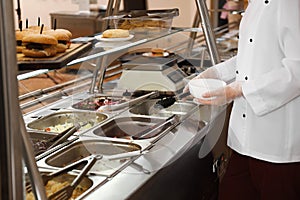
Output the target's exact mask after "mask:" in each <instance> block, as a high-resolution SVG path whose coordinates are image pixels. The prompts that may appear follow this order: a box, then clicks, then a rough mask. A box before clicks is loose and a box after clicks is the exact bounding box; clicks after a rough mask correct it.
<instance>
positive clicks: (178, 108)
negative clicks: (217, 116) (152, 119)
mask: <svg viewBox="0 0 300 200" xmlns="http://www.w3.org/2000/svg"><path fill="white" fill-rule="evenodd" d="M157 101H158V100H155V99H154V100H148V101H144V102H143V103H141V104H139V105H137V106H135V107H133V108H131V109H130V110H129V112H130V113H133V114H137V115H150V116H160V117H169V116H171V115H173V114H176V115H185V114H187V113H188V112H189V111H190V110H192V109H193V108H194V107H196V106H197V105H195V104H193V103H188V102H175V103H174V104H173V105H171V106H170V107H167V108H163V109H155V107H154V105H155V103H156V102H157Z"/></svg>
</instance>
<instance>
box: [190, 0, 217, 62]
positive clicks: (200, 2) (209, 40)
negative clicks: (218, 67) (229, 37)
mask: <svg viewBox="0 0 300 200" xmlns="http://www.w3.org/2000/svg"><path fill="white" fill-rule="evenodd" d="M196 4H197V8H198V12H199V16H200V18H201V25H202V29H203V32H204V36H205V40H206V44H207V49H208V53H209V55H210V57H211V61H212V64H213V65H215V64H217V63H219V62H220V56H219V52H218V49H217V45H216V39H215V35H214V33H213V31H212V28H211V25H210V21H209V14H208V9H207V6H206V2H205V1H204V0H196Z"/></svg>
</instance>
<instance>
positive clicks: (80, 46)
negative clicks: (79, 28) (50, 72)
mask: <svg viewBox="0 0 300 200" xmlns="http://www.w3.org/2000/svg"><path fill="white" fill-rule="evenodd" d="M91 47H92V43H91V42H87V43H72V44H71V46H70V48H69V49H67V51H66V52H64V53H58V54H57V55H56V56H54V57H50V58H30V57H26V56H24V55H23V54H22V53H18V54H17V59H18V67H19V70H37V69H59V68H61V67H64V66H65V65H66V64H68V63H69V62H71V61H72V60H74V59H76V58H77V57H79V56H80V55H82V54H83V53H85V52H86V51H87V50H89V49H90V48H91Z"/></svg>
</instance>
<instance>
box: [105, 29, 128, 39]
mask: <svg viewBox="0 0 300 200" xmlns="http://www.w3.org/2000/svg"><path fill="white" fill-rule="evenodd" d="M102 37H103V38H126V37H129V31H128V30H124V29H108V30H106V31H104V32H103V34H102Z"/></svg>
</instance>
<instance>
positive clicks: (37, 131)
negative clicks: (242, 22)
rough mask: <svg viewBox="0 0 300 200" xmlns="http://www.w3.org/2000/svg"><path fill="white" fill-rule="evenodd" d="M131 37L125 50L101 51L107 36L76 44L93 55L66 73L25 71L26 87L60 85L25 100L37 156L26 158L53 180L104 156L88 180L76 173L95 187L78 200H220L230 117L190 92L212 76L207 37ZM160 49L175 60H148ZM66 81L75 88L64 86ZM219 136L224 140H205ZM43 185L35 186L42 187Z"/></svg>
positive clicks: (110, 45) (109, 46) (179, 33)
mask: <svg viewBox="0 0 300 200" xmlns="http://www.w3.org/2000/svg"><path fill="white" fill-rule="evenodd" d="M146 32H147V31H146ZM191 32H197V33H198V37H197V38H191V37H190V36H189V34H190V33H191ZM132 33H133V34H134V35H133V37H131V38H130V39H128V40H124V41H103V40H102V39H101V38H99V35H101V33H98V34H95V35H93V36H87V37H80V38H75V39H74V40H72V42H74V44H75V43H78V42H82V41H88V42H89V44H90V45H91V48H90V49H89V50H85V51H84V52H82V54H77V56H76V58H74V59H73V60H72V61H70V62H68V63H67V64H65V66H63V67H61V66H60V67H61V69H52V68H49V69H47V67H45V65H43V67H42V70H41V71H40V70H34V71H32V69H30V72H28V71H20V74H19V75H18V79H19V85H21V86H24V87H25V86H26V80H30V79H34V78H35V77H37V76H42V77H43V76H47V78H48V79H51V80H52V81H53V82H54V83H55V84H54V86H51V87H48V88H43V89H39V90H34V91H29V92H24V94H22V95H21V96H19V101H20V108H21V111H22V117H23V123H24V128H25V129H26V137H27V138H30V141H31V145H32V147H35V148H39V149H38V150H36V151H33V150H32V149H31V148H32V147H31V148H29V149H31V150H30V151H27V153H31V154H32V155H30V156H29V157H33V158H34V161H35V164H36V166H33V168H34V167H36V168H37V169H38V171H39V172H43V173H52V172H57V171H59V170H62V169H64V167H68V166H70V165H72V164H74V163H77V162H79V161H86V160H85V159H89V158H90V157H92V156H97V157H96V158H95V159H96V161H95V162H94V163H93V164H91V166H90V167H89V170H88V172H86V171H84V169H85V168H84V166H82V165H80V166H79V165H78V166H77V167H76V168H72V169H71V170H70V171H68V175H70V176H77V175H78V174H81V173H83V172H86V175H85V177H86V181H85V182H86V184H87V185H88V186H87V188H86V190H85V191H84V192H83V193H81V194H80V195H78V196H77V197H76V199H99V198H100V197H101V199H109V200H111V199H162V198H164V199H169V198H172V199H187V198H189V197H195V195H196V196H198V197H199V198H207V199H209V198H212V197H213V196H214V195H215V190H216V188H217V185H218V175H219V174H218V171H212V170H211V169H212V166H214V164H215V161H216V160H218V159H219V158H220V156H219V154H218V153H213V148H214V145H215V144H216V143H217V141H218V139H219V136H220V135H221V133H222V134H223V133H224V132H226V126H223V124H224V123H225V122H226V120H227V119H228V112H227V111H228V110H227V108H226V107H225V106H224V107H210V106H203V105H198V104H197V103H195V102H193V98H192V97H191V96H190V95H189V94H188V93H184V92H183V89H184V87H185V85H186V83H187V82H188V81H189V80H190V79H191V78H193V77H194V75H195V74H197V73H199V72H201V71H203V70H204V69H206V68H208V67H210V66H211V63H212V62H211V61H210V56H209V51H208V49H207V46H205V41H204V34H203V32H202V30H201V29H199V28H172V26H170V27H168V30H166V31H165V30H164V31H161V32H158V33H156V34H141V33H140V32H139V33H135V32H132ZM216 34H217V32H216ZM79 40H80V41H79ZM191 40H193V41H192V42H193V45H192V46H191V43H192V42H191ZM153 48H159V49H163V50H164V52H167V54H164V53H163V54H162V55H161V56H149V55H150V53H152V52H151V50H152V49H153ZM151 55H152V54H151ZM223 56H224V59H226V58H227V57H226V56H228V54H227V55H223ZM229 56H230V55H229ZM60 67H59V68H60ZM22 70H24V69H23V68H22ZM63 75H64V76H68V77H69V76H70V77H72V79H71V80H68V81H65V82H62V83H60V80H62V78H61V77H64V76H63ZM212 133H214V134H217V135H218V134H219V135H218V136H216V137H213V138H212V139H210V138H209V137H207V135H211V134H212ZM207 138H208V139H207ZM57 141H58V142H57ZM29 160H30V159H29ZM28 162H32V160H31V161H28ZM27 164H28V163H27ZM31 167H32V166H28V165H26V166H25V167H24V171H25V172H27V171H32V170H30V169H31ZM215 167H216V169H218V166H215ZM29 175H30V173H29ZM35 175H36V176H38V174H35ZM68 175H67V176H68ZM36 176H35V177H34V176H33V177H31V179H30V181H29V182H31V185H35V184H41V182H39V181H41V180H37V181H36ZM37 179H38V178H37ZM63 179H64V178H63ZM66 179H68V178H66ZM177 180H178V181H177ZM182 183H184V184H182ZM26 185H27V181H26ZM42 185H43V184H41V185H40V187H41V188H42V189H43V186H42ZM41 188H39V187H38V188H35V187H33V188H32V189H33V191H39V190H41ZM60 188H63V186H62V187H60ZM25 189H26V187H25ZM175 191H178V192H175ZM37 193H38V194H39V192H37ZM42 193H43V192H42Z"/></svg>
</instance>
